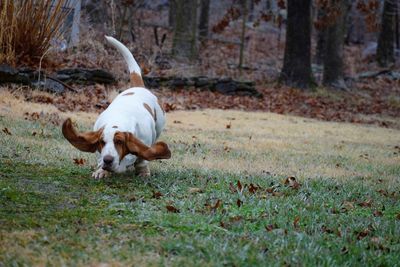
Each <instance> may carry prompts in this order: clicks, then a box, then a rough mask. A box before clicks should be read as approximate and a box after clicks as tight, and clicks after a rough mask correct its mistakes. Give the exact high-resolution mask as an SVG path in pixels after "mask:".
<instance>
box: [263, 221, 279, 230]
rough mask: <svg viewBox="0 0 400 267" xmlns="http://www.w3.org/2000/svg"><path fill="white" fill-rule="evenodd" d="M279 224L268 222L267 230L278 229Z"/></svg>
mask: <svg viewBox="0 0 400 267" xmlns="http://www.w3.org/2000/svg"><path fill="white" fill-rule="evenodd" d="M277 228H278V225H276V223H274V224H268V225H267V226H265V230H267V232H271V231H272V230H274V229H277Z"/></svg>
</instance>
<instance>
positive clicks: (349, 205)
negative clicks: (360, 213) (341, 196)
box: [341, 201, 354, 212]
mask: <svg viewBox="0 0 400 267" xmlns="http://www.w3.org/2000/svg"><path fill="white" fill-rule="evenodd" d="M352 209H354V204H353V202H350V201H343V203H342V208H341V211H342V212H347V211H349V210H352Z"/></svg>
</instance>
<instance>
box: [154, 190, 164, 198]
mask: <svg viewBox="0 0 400 267" xmlns="http://www.w3.org/2000/svg"><path fill="white" fill-rule="evenodd" d="M162 196H163V194H162V193H161V192H159V191H153V196H152V198H156V199H160V198H161V197H162Z"/></svg>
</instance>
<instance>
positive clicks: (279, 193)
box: [272, 191, 283, 197]
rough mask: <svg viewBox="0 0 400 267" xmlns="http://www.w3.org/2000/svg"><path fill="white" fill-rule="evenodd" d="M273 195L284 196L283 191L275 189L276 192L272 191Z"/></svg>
mask: <svg viewBox="0 0 400 267" xmlns="http://www.w3.org/2000/svg"><path fill="white" fill-rule="evenodd" d="M272 195H273V196H274V197H280V196H283V193H282V192H278V191H275V192H272Z"/></svg>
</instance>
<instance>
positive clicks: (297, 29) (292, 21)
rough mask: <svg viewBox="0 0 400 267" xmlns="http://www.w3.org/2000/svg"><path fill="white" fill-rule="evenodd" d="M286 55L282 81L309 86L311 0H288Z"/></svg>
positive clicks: (297, 85)
mask: <svg viewBox="0 0 400 267" xmlns="http://www.w3.org/2000/svg"><path fill="white" fill-rule="evenodd" d="M287 7H288V16H287V29H286V44H285V56H284V60H283V68H282V71H281V75H280V78H279V79H280V81H281V82H283V83H285V84H287V85H289V86H294V87H299V88H309V87H310V86H311V85H312V84H313V78H312V72H311V0H288V5H287Z"/></svg>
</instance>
